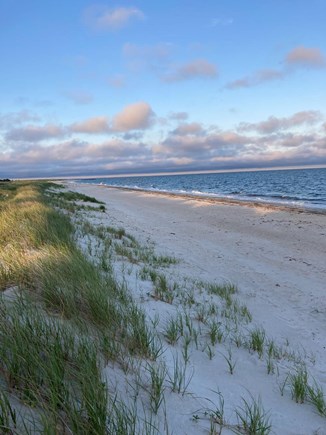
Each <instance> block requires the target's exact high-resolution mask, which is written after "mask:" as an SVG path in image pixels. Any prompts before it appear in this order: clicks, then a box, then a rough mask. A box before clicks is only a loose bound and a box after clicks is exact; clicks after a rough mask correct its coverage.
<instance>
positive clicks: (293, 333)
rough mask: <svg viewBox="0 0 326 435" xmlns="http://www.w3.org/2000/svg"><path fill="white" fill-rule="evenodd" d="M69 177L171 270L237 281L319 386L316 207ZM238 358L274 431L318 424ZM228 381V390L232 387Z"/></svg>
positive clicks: (300, 430)
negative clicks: (171, 262)
mask: <svg viewBox="0 0 326 435" xmlns="http://www.w3.org/2000/svg"><path fill="white" fill-rule="evenodd" d="M68 187H69V189H70V190H74V191H78V192H81V193H84V194H87V195H90V196H94V197H96V198H97V199H99V200H101V201H104V202H105V204H106V207H107V213H106V215H105V216H103V219H104V221H103V222H106V223H107V224H111V225H115V226H118V227H123V228H125V229H126V231H128V233H131V234H133V235H134V236H136V237H137V238H138V239H139V240H141V241H143V242H146V241H148V240H150V241H152V242H154V244H155V249H156V250H157V251H158V252H159V253H164V254H168V255H172V256H175V257H176V258H177V259H179V260H180V262H179V264H178V265H177V267H176V271H175V273H176V274H178V275H179V276H180V279H181V277H184V276H188V277H191V278H194V279H200V280H204V281H210V282H216V283H221V282H230V283H233V284H236V285H237V287H238V290H239V294H238V297H239V299H240V300H241V301H242V302H245V304H246V305H247V307H248V308H249V310H250V312H251V313H252V315H253V319H254V322H255V324H257V325H260V326H262V327H263V328H264V329H265V330H266V333H267V334H268V336H269V337H273V338H275V339H277V341H278V342H283V343H290V344H291V348H292V349H294V350H295V351H300V352H302V353H303V354H305V355H306V357H307V361H309V364H310V366H311V367H309V369H310V370H311V372H312V374H313V376H314V378H316V379H317V380H318V382H319V383H321V384H322V385H323V387H324V390H325V385H326V334H325V331H326V288H325V283H326V261H325V260H326V215H325V214H321V213H310V212H303V211H300V210H294V209H289V210H284V209H280V208H275V207H268V206H262V205H260V206H255V205H251V206H248V205H240V204H236V203H225V202H224V203H221V202H217V201H211V200H205V199H200V198H199V199H198V198H187V197H180V196H172V195H166V194H156V193H147V192H142V191H131V190H122V189H115V188H108V187H104V186H92V185H86V184H73V183H68ZM247 359H248V361H247V362H245V359H243V364H244V367H242V368H241V373H242V375H241V376H242V377H241V376H240V375H239V376H240V378H239V379H238V381H236V383H238V388H240V386H241V388H248V389H250V391H251V392H252V393H253V394H260V395H262V396H263V399H264V403H266V408H267V409H269V408H271V407H272V406H273V411H272V414H271V417H272V420H273V423H274V425H273V433H277V434H310V433H311V434H312V433H318V434H325V433H326V429H325V426H326V424H325V421H324V419H322V418H321V417H319V416H318V415H317V414H316V413H315V412H314V411H313V410H312V409H310V408H309V406H308V407H307V408H305V407H303V405H299V404H296V403H294V402H293V401H290V400H288V399H287V400H285V398H284V397H281V396H280V394H279V391H277V382H276V381H274V384H273V386H272V387H271V388H270V389H271V391H270V392H269V393H264V391H265V390H266V382H269V383H270V382H271V381H270V379H269V378H268V380H267V381H265V379H263V376H262V374H261V373H260V371H259V369H258V367H257V366H256V364H257V363H253V361H250V355H248V358H247ZM238 364H239V366H240V363H238ZM246 364H247V369H246V368H245V367H246ZM194 365H196V363H195V362H194ZM239 370H240V368H239ZM256 370H257V372H256ZM208 373H210V374H211V375H213V373H214V371H213V373H212V372H211V371H209V372H208ZM213 376H215V375H213ZM265 377H266V376H265ZM232 381H234V379H232ZM205 382H206V383H208V385H210V380H209V379H208V378H207V379H206V380H205V379H204V378H203V377H202V378H198V383H200V384H201V385H199V386H198V388H197V391H196V394H203V388H204V384H205ZM260 382H261V383H260ZM219 386H220V388H223V386H224V388H227V383H226V384H225V382H224V381H222V380H221V381H220V383H219ZM210 388H213V385H210ZM232 388H235V387H232ZM232 388H231V389H230V391H231V393H230V394H229V395H231V396H232V394H236V391H237V389H236V388H235V389H234V390H232ZM232 391H233V393H232ZM274 407H275V409H276V411H275V410H274ZM285 422H286V424H285ZM282 428H283V429H282ZM223 432H224V431H223ZM174 433H190V432H187V431H186V432H179V431H176V432H174ZM191 433H196V432H191ZM198 433H199V432H198ZM226 433H227V432H226Z"/></svg>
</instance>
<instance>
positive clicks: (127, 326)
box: [0, 182, 326, 435]
mask: <svg viewBox="0 0 326 435" xmlns="http://www.w3.org/2000/svg"><path fill="white" fill-rule="evenodd" d="M106 206H107V204H103V203H102V202H100V201H98V200H96V199H95V198H92V197H89V196H87V195H82V194H77V193H75V192H67V191H66V190H64V187H63V186H62V185H58V184H54V183H48V182H15V183H7V184H5V183H0V234H1V235H3V237H1V239H0V337H1V342H0V429H1V430H0V431H2V432H4V433H38V432H41V433H78V434H79V433H80V434H88V433H89V434H94V435H95V434H103V435H104V434H111V433H112V434H113V433H114V434H116V433H117V434H129V433H130V434H142V433H148V434H154V433H155V434H158V433H163V432H162V430H163V429H162V428H163V427H164V431H165V432H164V433H170V431H169V428H168V422H167V419H168V417H167V412H168V411H167V410H168V407H169V405H168V400H167V398H170V395H171V394H176V395H178V397H179V399H178V400H183V397H184V396H189V397H190V396H191V394H192V393H191V387H192V380H193V377H194V376H196V372H195V369H196V368H195V367H194V365H193V356H194V354H196V355H197V357H198V354H200V353H201V352H202V354H203V355H204V356H205V355H206V356H205V360H206V363H208V364H214V363H215V362H216V364H217V365H219V366H220V367H221V372H220V373H222V374H223V372H224V374H225V376H226V377H228V378H230V382H232V378H233V379H234V378H237V377H238V376H239V374H238V373H241V371H242V359H243V352H247V353H248V354H250V358H251V359H252V360H254V361H255V364H257V367H258V366H260V365H263V364H266V363H267V374H269V375H272V376H275V377H279V376H280V372H281V373H283V374H284V372H285V369H284V368H283V365H284V367H286V370H290V371H288V373H287V376H286V378H285V381H284V382H283V383H282V387H281V389H280V392H281V394H282V395H284V396H286V395H287V396H289V400H291V397H290V395H291V396H292V398H293V400H295V401H297V402H298V403H304V402H307V403H308V406H311V405H312V406H313V407H314V409H315V411H316V412H317V413H318V414H319V415H320V416H326V411H325V409H326V407H325V396H324V392H323V389H322V387H321V386H320V385H319V384H318V383H317V382H316V381H314V382H313V383H309V379H310V378H309V374H308V371H307V369H306V366H305V365H303V364H302V361H303V359H304V358H303V357H302V356H301V355H299V353H297V352H295V351H293V349H291V347H290V346H289V343H287V345H286V346H285V347H284V346H281V345H279V344H277V340H274V339H273V340H271V339H269V338H268V336H267V332H266V331H265V329H263V328H262V327H261V326H257V325H255V323H254V321H253V316H252V314H251V313H250V311H249V310H248V308H247V306H246V305H244V304H243V303H242V302H241V298H240V295H239V290H238V288H237V287H236V286H235V285H233V284H231V283H229V282H226V283H225V282H224V283H221V284H219V283H216V282H214V283H209V282H201V281H196V280H190V279H189V280H184V281H182V280H180V279H178V278H177V277H176V276H175V275H174V269H173V268H174V266H175V265H177V264H178V262H179V261H180V260H179V259H176V258H175V257H174V256H170V255H169V254H165V253H163V254H157V253H156V251H155V249H154V246H153V244H150V243H149V244H142V243H140V242H139V241H138V240H137V239H136V238H135V237H134V236H133V235H132V234H128V233H127V232H126V230H125V229H124V228H122V227H121V226H119V225H118V226H114V225H112V224H111V223H110V224H109V225H108V220H107V219H105V217H106V216H105V215H106ZM103 212H104V213H103ZM102 216H103V219H102ZM169 268H171V270H170V269H169ZM140 282H141V284H140ZM130 283H132V285H134V286H135V289H136V292H135V289H129V286H130ZM143 285H144V287H145V288H146V289H147V290H146V292H143V291H142V290H141V287H142V286H143ZM138 287H139V288H138ZM131 290H133V291H131ZM137 291H138V296H137V298H136V299H135V294H136V295H137ZM136 300H137V302H136ZM140 301H141V302H144V307H145V308H143V307H142V305H141V303H139V302H140ZM146 303H147V304H154V305H156V304H157V305H158V306H159V307H160V311H159V313H160V315H161V309H162V312H163V313H164V312H166V313H168V315H167V316H166V317H165V318H164V319H163V320H161V318H160V316H159V315H157V316H155V317H153V316H151V320H150V318H149V316H148V311H146ZM152 306H153V305H152ZM162 307H164V308H162ZM164 310H166V311H164ZM239 352H242V353H239ZM167 354H169V355H170V356H169V357H167ZM215 355H221V356H222V358H218V357H216V358H215V360H214V361H213V363H211V361H212V360H213V359H214V357H215ZM207 357H208V359H207ZM263 357H264V360H263ZM265 357H266V358H265ZM220 360H221V361H222V364H221V361H220ZM300 364H301V365H300ZM300 368H301V369H300ZM264 371H265V373H266V369H265V367H264ZM122 373H123V375H122ZM227 373H229V374H230V375H234V376H229V375H228V374H227ZM121 377H122V378H123V381H121ZM269 378H271V377H269ZM121 382H122V384H123V386H122V388H121V386H119V385H118V384H119V383H121ZM196 383H198V379H196ZM126 391H128V392H129V393H128V394H129V396H130V397H129V399H128V400H126V397H125V392H126ZM188 393H189V394H188ZM249 394H250V393H249ZM144 395H145V396H144ZM218 397H219V403H217V404H215V403H212V407H211V410H210V411H209V410H207V411H205V416H206V417H205V418H206V420H207V421H206V422H207V423H208V424H209V425H208V427H206V429H207V431H208V433H212V434H213V433H219V431H221V430H222V428H223V427H228V428H230V429H231V430H234V431H236V432H238V433H253V434H254V433H258V434H260V433H261V434H267V433H269V432H270V430H271V422H270V419H269V414H268V413H266V412H265V411H264V408H263V406H262V403H261V400H260V399H259V400H255V399H253V396H251V395H250V398H249V400H247V399H243V400H242V405H241V406H240V407H235V405H234V404H232V406H233V417H234V416H235V417H236V419H237V422H235V421H233V422H230V421H227V417H226V416H225V415H224V399H223V396H222V395H221V394H220V393H219V396H218ZM213 405H214V406H213ZM226 405H227V406H226V407H227V409H229V408H230V407H231V405H230V404H226ZM212 410H214V411H212ZM207 417H208V418H207ZM200 418H201V417H200ZM160 422H164V423H163V426H162V423H160Z"/></svg>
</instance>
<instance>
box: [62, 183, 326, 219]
mask: <svg viewBox="0 0 326 435" xmlns="http://www.w3.org/2000/svg"><path fill="white" fill-rule="evenodd" d="M58 182H62V184H64V185H65V186H67V187H69V186H72V185H76V186H94V187H98V188H107V189H116V190H122V191H130V192H140V193H146V194H149V195H153V196H155V195H159V196H165V197H171V198H181V199H188V200H196V201H204V202H209V203H212V204H220V205H235V206H237V205H239V206H244V207H250V208H262V209H267V210H275V211H288V212H297V213H299V214H301V213H307V214H318V215H326V209H320V208H315V207H304V206H299V205H298V206H296V205H284V204H278V203H275V204H274V203H271V202H267V201H266V202H263V201H257V200H252V201H251V200H247V199H243V200H242V199H232V198H224V197H218V196H217V197H212V196H210V195H205V194H203V195H196V194H193V193H179V192H168V191H162V190H155V191H154V190H147V189H141V188H132V187H125V186H113V185H108V184H95V183H80V182H77V181H71V182H69V181H68V182H67V180H58Z"/></svg>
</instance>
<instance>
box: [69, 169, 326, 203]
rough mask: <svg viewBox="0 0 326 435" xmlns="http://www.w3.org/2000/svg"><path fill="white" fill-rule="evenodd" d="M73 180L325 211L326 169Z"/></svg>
mask: <svg viewBox="0 0 326 435" xmlns="http://www.w3.org/2000/svg"><path fill="white" fill-rule="evenodd" d="M76 181H78V182H80V183H91V184H101V185H103V184H104V185H107V186H113V187H126V188H131V189H136V190H138V189H141V190H148V191H154V192H171V193H179V194H186V195H192V196H200V197H203V196H205V197H211V198H221V199H233V200H237V201H255V202H261V203H268V204H274V205H283V206H291V207H293V206H294V207H300V208H302V207H303V208H309V209H319V210H325V211H326V168H322V169H287V170H271V171H251V172H249V171H248V172H224V173H209V174H207V173H206V174H204V173H203V174H183V175H156V176H133V177H114V178H92V179H80V180H76Z"/></svg>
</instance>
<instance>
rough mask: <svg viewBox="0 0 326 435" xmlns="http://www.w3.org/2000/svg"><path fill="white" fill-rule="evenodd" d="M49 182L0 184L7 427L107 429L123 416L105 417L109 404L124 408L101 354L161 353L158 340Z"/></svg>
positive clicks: (0, 358)
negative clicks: (79, 238) (94, 258)
mask: <svg viewBox="0 0 326 435" xmlns="http://www.w3.org/2000/svg"><path fill="white" fill-rule="evenodd" d="M45 189H46V185H44V183H10V185H7V184H6V185H1V186H0V194H1V202H0V233H1V235H3V236H2V237H1V240H0V290H1V294H0V295H1V299H0V338H1V340H0V374H1V383H3V385H4V388H3V389H2V391H1V395H2V396H3V397H2V400H1V417H0V427H1V430H2V431H7V432H8V433H11V432H10V431H13V430H16V427H17V428H18V429H17V430H18V433H19V427H18V426H19V425H20V430H22V425H23V426H24V425H25V424H26V421H29V422H30V423H29V426H27V429H26V430H28V427H29V428H30V430H31V433H35V431H36V430H41V431H44V433H57V431H59V433H71V432H72V433H82V434H84V433H85V434H86V433H87V434H88V433H89V434H105V433H108V432H107V430H108V427H109V426H110V425H111V426H115V425H116V424H118V423H117V422H114V421H112V419H111V421H110V423H109V422H108V419H109V414H108V413H109V409H110V406H111V408H112V407H113V405H114V408H115V410H116V412H115V415H116V416H117V418H118V417H119V419H121V418H122V416H125V417H126V418H127V416H126V413H124V412H123V411H121V410H120V411H119V410H118V409H117V403H115V401H114V398H112V397H108V387H107V385H106V379H105V378H104V377H103V374H102V368H103V362H104V360H105V359H106V358H107V357H108V355H109V356H110V358H113V359H116V360H117V359H118V358H119V352H123V353H124V354H125V355H127V354H128V353H130V354H132V355H133V354H137V355H140V356H142V357H145V358H151V359H155V358H156V356H157V354H158V353H159V349H160V348H159V346H158V345H157V343H156V341H155V337H154V335H153V332H152V330H151V329H150V327H149V326H148V325H147V324H146V319H145V315H144V313H143V312H142V310H141V309H140V308H139V307H137V306H136V305H135V304H134V302H133V301H132V298H131V297H130V295H129V294H128V291H127V289H126V288H125V287H123V286H121V285H120V284H118V283H117V282H116V280H115V278H114V276H113V275H112V274H105V275H103V274H102V273H101V271H100V270H99V268H98V267H96V266H95V265H94V264H93V263H92V262H90V261H89V260H87V259H86V257H85V256H84V255H83V254H82V253H81V251H80V250H79V249H78V248H77V246H76V244H75V242H74V237H73V230H74V229H73V225H72V223H71V221H70V219H69V217H68V216H67V215H65V214H62V213H59V212H57V211H56V210H55V209H54V208H53V206H51V197H48V196H46V195H45V194H44V193H45ZM61 193H62V192H59V193H58V195H59V197H61V198H62V195H61ZM64 198H65V200H67V198H68V197H67V196H64ZM76 199H78V200H80V197H78V198H77V196H76V195H74V196H73V197H71V195H70V196H69V200H76ZM85 201H90V199H89V198H88V197H86V198H85ZM92 202H96V201H92ZM108 343H110V348H111V352H110V353H109V352H107V350H108ZM114 343H117V344H116V345H114ZM112 349H114V350H113V351H112ZM12 397H15V398H17V399H18V403H20V404H21V405H22V406H23V407H25V408H26V407H27V411H26V412H27V414H28V416H27V417H26V418H19V419H18V418H17V412H18V410H19V409H18V408H19V406H18V407H17V406H16V408H15V407H14V408H12V407H11V406H9V405H10V404H11V403H13V400H12ZM110 403H111V405H110ZM121 412H122V414H121Z"/></svg>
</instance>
